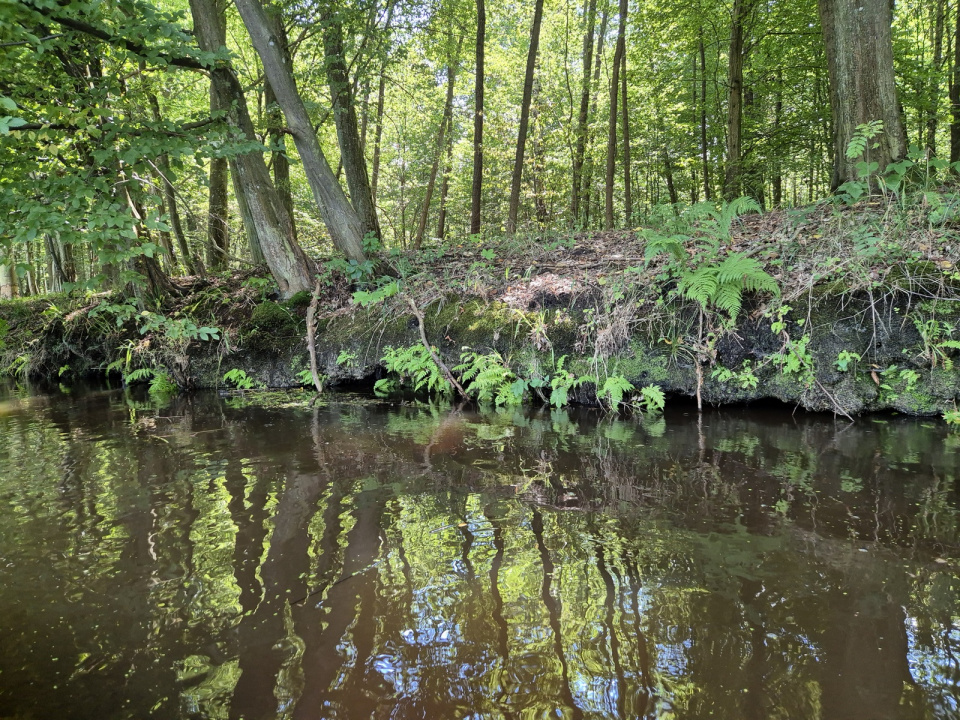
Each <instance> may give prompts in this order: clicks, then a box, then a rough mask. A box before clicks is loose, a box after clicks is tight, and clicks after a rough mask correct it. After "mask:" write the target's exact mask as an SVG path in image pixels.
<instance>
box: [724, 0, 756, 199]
mask: <svg viewBox="0 0 960 720" xmlns="http://www.w3.org/2000/svg"><path fill="white" fill-rule="evenodd" d="M751 5H752V0H733V10H732V11H731V13H730V50H729V53H728V55H727V61H728V67H727V86H728V88H729V91H730V94H729V96H728V99H727V164H726V171H725V173H724V176H723V197H724V198H725V199H726V200H733V199H734V198H736V197H738V196H739V195H740V175H741V170H742V168H741V162H742V160H743V158H742V155H743V147H742V141H743V138H742V136H741V132H742V130H743V58H744V54H745V48H744V37H743V36H744V26H745V24H746V20H747V16H748V14H749V13H750V9H751Z"/></svg>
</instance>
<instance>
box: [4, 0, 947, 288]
mask: <svg viewBox="0 0 960 720" xmlns="http://www.w3.org/2000/svg"><path fill="white" fill-rule="evenodd" d="M958 39H960V13H958V12H957V7H956V3H954V4H952V5H951V4H950V3H948V2H947V0H934V1H927V2H921V1H920V0H900V1H899V2H896V3H895V4H894V3H889V2H887V0H862V1H858V2H851V1H850V0H820V1H819V3H817V2H813V0H794V1H792V2H782V1H778V0H768V1H767V2H760V1H759V0H729V1H720V0H696V1H695V2H689V3H670V2H664V1H663V0H634V2H629V0H619V1H618V2H611V1H610V0H583V1H582V2H581V1H580V0H536V1H535V2H533V3H510V2H503V3H486V2H485V0H477V2H464V0H358V1H357V2H337V1H336V0H317V1H316V2H304V1H303V0H275V1H274V2H270V3H266V4H261V2H260V0H236V2H235V3H225V2H222V0H190V2H189V4H188V3H187V2H185V1H181V0H114V1H111V2H101V1H100V0H3V1H2V2H0V62H2V67H3V68H4V73H3V77H2V79H0V113H2V115H0V168H2V170H0V186H2V195H0V241H2V244H0V272H2V274H0V283H2V290H3V295H4V296H7V297H10V296H12V295H15V294H18V293H19V294H22V295H36V294H43V293H47V292H56V291H61V290H64V289H68V290H69V289H81V290H88V291H89V290H102V289H110V288H113V289H125V290H124V292H126V294H127V295H130V296H136V298H137V299H138V303H139V304H140V306H141V307H142V306H143V304H144V303H145V302H148V300H149V298H151V297H153V298H156V297H158V296H163V295H165V294H170V293H175V292H176V291H177V287H176V285H175V284H173V283H172V282H171V278H176V277H179V276H203V275H204V274H206V273H210V272H214V273H215V272H218V271H222V270H225V269H229V268H245V267H250V266H251V265H261V266H263V265H265V266H266V267H268V268H269V271H270V273H271V274H272V276H273V278H274V279H275V280H276V282H277V284H278V287H279V292H280V294H281V296H284V297H289V296H291V295H293V294H295V293H297V292H298V291H304V290H310V289H311V288H312V287H313V282H314V280H313V277H314V275H315V272H316V268H315V266H314V264H313V263H314V260H313V259H315V258H317V257H326V258H329V257H340V258H341V262H342V263H343V267H344V268H347V269H349V270H351V271H353V273H354V275H356V276H362V275H364V274H367V275H373V274H376V268H377V267H378V261H377V257H378V256H379V255H382V254H383V253H384V252H392V253H394V254H398V253H407V254H408V255H409V254H414V255H417V254H419V256H420V257H425V258H429V257H430V255H429V253H430V252H436V250H435V248H437V247H443V246H444V245H447V246H453V245H456V244H463V243H467V242H471V241H472V242H473V243H476V244H479V245H481V246H482V245H483V244H484V243H485V242H488V241H491V240H492V239H495V238H503V237H508V238H513V239H514V241H515V242H520V243H529V244H534V243H537V242H543V241H544V239H545V238H547V239H548V238H557V237H566V236H570V235H571V234H572V233H577V232H588V231H593V230H611V229H616V228H637V227H639V226H642V225H649V224H651V223H655V221H656V218H660V217H664V215H663V213H664V211H665V209H666V211H667V213H668V215H669V212H670V209H672V210H673V212H674V213H679V212H680V211H681V209H682V208H684V207H689V206H697V204H702V203H704V202H710V203H717V202H722V201H733V200H736V199H737V198H740V197H741V196H745V197H748V198H752V199H753V200H754V201H755V204H756V206H757V207H758V209H759V208H763V209H776V208H790V207H799V206H803V205H807V204H810V203H814V202H816V201H818V200H820V199H822V198H824V197H827V196H829V195H830V194H831V193H837V192H838V191H839V192H840V193H843V192H844V191H847V195H846V196H847V197H848V198H849V197H851V196H852V197H853V198H854V199H856V198H857V197H859V196H861V195H864V194H866V193H867V192H869V190H871V189H874V190H877V189H878V186H879V190H880V191H884V190H889V189H892V190H894V191H895V190H896V189H897V187H898V186H897V185H895V184H891V180H890V175H891V174H892V175H893V177H894V181H893V182H894V183H898V182H899V181H900V180H902V179H903V177H904V175H905V174H906V169H907V168H908V166H909V168H910V169H911V170H914V171H916V170H917V168H919V169H920V170H921V171H922V173H924V176H925V181H926V187H927V188H930V187H931V186H933V187H940V184H941V183H947V182H949V177H948V175H949V173H951V165H950V162H956V161H957V160H958V159H960V72H958V70H960V62H958V58H960V42H958ZM914 174H916V172H914ZM931 175H932V176H934V177H935V178H936V180H935V182H933V183H931V182H930V177H931ZM884 183H886V185H885V184H884ZM750 207H753V205H752V204H751V205H750Z"/></svg>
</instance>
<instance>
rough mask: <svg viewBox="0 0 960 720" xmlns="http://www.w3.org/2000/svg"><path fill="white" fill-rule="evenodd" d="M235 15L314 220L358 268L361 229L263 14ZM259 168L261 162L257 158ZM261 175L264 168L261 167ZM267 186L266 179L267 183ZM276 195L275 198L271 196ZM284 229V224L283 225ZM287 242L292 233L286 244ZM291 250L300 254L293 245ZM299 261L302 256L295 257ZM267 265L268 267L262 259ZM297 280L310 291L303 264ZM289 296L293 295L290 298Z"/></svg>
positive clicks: (241, 2)
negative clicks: (295, 155) (269, 93)
mask: <svg viewBox="0 0 960 720" xmlns="http://www.w3.org/2000/svg"><path fill="white" fill-rule="evenodd" d="M203 1H209V0H193V2H194V3H195V2H203ZM236 5H237V10H239V11H240V17H241V18H243V24H244V25H245V26H246V28H247V32H248V33H249V35H250V40H251V42H252V44H253V47H254V49H256V51H257V55H259V56H260V61H261V62H262V63H263V71H264V74H265V75H266V78H267V80H269V81H270V84H271V85H272V86H273V92H274V93H275V94H276V96H277V103H278V104H279V105H280V107H281V108H282V109H283V114H284V117H286V119H287V127H288V128H289V130H290V134H291V135H292V136H293V140H294V143H296V146H297V151H298V152H299V154H300V161H301V162H302V163H303V169H304V172H305V174H306V176H307V181H308V182H309V183H310V189H311V190H312V191H313V197H314V200H315V201H316V203H317V206H318V207H319V209H320V215H321V217H322V218H323V221H324V224H325V225H326V228H327V232H328V233H329V234H330V239H331V240H332V241H333V244H334V245H335V246H336V247H337V249H339V250H340V251H341V252H342V253H343V254H344V255H346V256H347V258H349V259H350V260H355V261H357V262H358V263H361V262H364V261H365V260H366V256H365V255H364V252H363V235H364V227H363V223H362V222H361V220H360V217H359V216H358V215H357V213H356V211H355V210H354V208H353V206H352V205H351V204H350V201H349V200H348V199H347V196H346V194H345V193H344V192H343V188H341V187H340V183H338V182H337V178H336V176H335V175H334V174H333V170H331V169H330V165H329V163H328V162H327V159H326V157H325V156H324V154H323V150H321V148H320V143H319V142H318V140H317V136H316V134H315V133H314V131H313V124H312V123H311V122H310V116H309V115H308V114H307V109H306V107H305V106H304V104H303V99H302V98H301V97H300V94H299V93H298V92H297V84H296V81H295V80H294V77H293V73H292V72H291V71H290V68H289V67H288V66H287V65H286V64H285V63H284V62H283V56H282V54H281V52H280V47H279V44H278V43H279V41H278V40H277V38H276V37H275V36H274V35H273V33H271V32H270V28H269V23H268V22H267V18H266V14H265V13H264V11H263V7H261V5H260V2H259V0H237V2H236ZM261 163H262V158H261ZM264 172H266V166H264ZM268 182H269V178H268ZM274 195H276V192H274ZM277 205H278V208H279V210H280V211H281V212H282V213H283V215H284V216H286V211H285V210H284V209H283V205H282V203H280V200H279V197H277ZM286 224H287V226H289V219H287V220H286ZM290 240H291V241H292V231H291V238H290ZM261 243H262V244H263V249H264V254H267V247H266V243H263V242H262V238H261ZM290 249H291V250H294V249H295V250H300V248H299V246H297V245H296V244H295V243H294V244H293V245H292V246H291V248H290ZM299 254H300V255H301V256H303V251H302V250H300V253H299ZM281 259H284V260H286V261H287V263H288V265H289V267H290V270H291V271H293V270H294V269H295V268H294V265H295V263H296V260H297V258H296V257H295V253H293V254H291V253H286V254H285V258H281ZM303 260H304V261H306V257H305V256H303ZM267 262H268V263H269V262H271V259H270V257H269V255H268V257H267ZM296 274H297V275H299V276H302V279H301V282H300V287H298V288H297V290H296V291H299V290H310V289H311V288H312V286H313V284H312V282H311V281H310V275H311V272H310V270H309V269H308V266H307V263H306V262H304V263H303V271H302V272H297V273H296ZM296 291H294V292H296Z"/></svg>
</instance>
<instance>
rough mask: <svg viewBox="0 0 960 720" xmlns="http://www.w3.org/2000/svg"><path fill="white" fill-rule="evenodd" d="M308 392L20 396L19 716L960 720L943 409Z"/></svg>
mask: <svg viewBox="0 0 960 720" xmlns="http://www.w3.org/2000/svg"><path fill="white" fill-rule="evenodd" d="M302 397H303V396H290V399H291V400H297V399H300V400H302ZM288 405H294V403H292V402H291V403H288V402H287V396H283V395H281V396H277V397H275V398H273V399H272V400H271V401H269V402H268V403H266V404H264V403H262V402H259V401H257V402H254V401H252V400H251V398H249V397H226V398H224V397H220V396H218V395H217V394H215V393H206V394H196V395H192V396H186V397H182V398H179V399H177V400H175V401H173V402H172V403H171V404H169V405H167V406H166V407H162V408H161V407H156V406H153V405H152V404H151V403H150V402H149V400H148V399H147V398H146V397H143V396H139V395H135V394H130V393H129V392H125V391H123V390H102V389H98V390H94V389H91V390H82V389H76V390H74V391H73V392H72V393H70V394H63V393H60V392H51V393H47V394H43V393H30V392H26V391H22V390H19V391H17V390H10V389H8V390H6V391H5V392H4V393H3V394H2V395H0V718H4V719H6V718H17V720H27V719H31V720H32V719H34V718H37V719H39V718H58V719H65V718H98V719H100V720H105V719H108V718H148V717H149V718H248V719H254V718H255V719H261V718H305V719H306V718H310V719H318V720H319V719H321V718H322V719H324V720H327V719H331V720H332V719H340V718H343V719H348V718H349V719H354V718H365V719H366V718H396V719H401V718H403V719H406V718H430V719H434V718H436V719H441V718H444V719H445V718H470V719H475V720H479V719H480V718H484V719H487V718H508V719H512V718H516V719H517V720H519V719H520V718H524V719H526V718H678V719H679V718H691V719H693V718H707V717H710V718H730V719H731V720H733V719H734V718H736V719H738V720H739V719H743V718H746V719H754V718H756V719H759V718H789V719H790V720H798V719H801V718H818V719H822V720H856V719H863V720H880V719H886V718H890V719H891V720H892V719H894V718H896V719H897V720H910V719H913V718H917V719H919V718H957V717H960V706H958V702H960V495H958V487H957V481H958V476H960V433H956V432H954V433H952V434H951V433H950V432H948V430H947V428H946V427H945V426H944V425H943V423H942V422H940V421H932V420H924V419H916V418H898V417H892V416H874V417H864V418H859V419H858V420H857V422H856V423H855V424H851V423H848V422H847V421H845V420H842V419H834V418H833V417H831V416H829V415H809V414H803V413H800V412H797V413H795V414H794V413H791V410H790V409H789V408H783V407H761V408H752V409H751V408H734V409H723V410H710V411H707V412H705V413H704V414H703V415H698V414H697V413H696V411H695V408H692V407H689V406H686V405H680V404H676V403H673V404H668V409H667V412H666V414H665V415H664V416H663V417H651V418H642V417H639V416H638V417H632V418H616V417H610V416H606V415H603V414H601V413H597V412H591V411H568V410H561V411H551V410H549V409H542V408H540V409H538V408H525V409H522V410H509V411H493V410H491V411H485V412H481V411H476V410H470V409H462V408H461V409H458V408H452V407H449V406H431V405H428V404H407V405H403V404H388V403H382V402H379V401H376V400H374V399H372V398H369V397H364V396H362V395H357V396H350V395H331V396H327V397H325V398H324V399H323V400H322V401H321V402H320V403H319V404H318V405H317V406H316V407H315V408H312V409H308V408H304V407H300V406H288Z"/></svg>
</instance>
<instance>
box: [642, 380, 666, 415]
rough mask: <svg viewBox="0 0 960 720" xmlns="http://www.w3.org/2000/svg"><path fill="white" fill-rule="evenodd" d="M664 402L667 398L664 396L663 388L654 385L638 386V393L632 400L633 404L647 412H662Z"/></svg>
mask: <svg viewBox="0 0 960 720" xmlns="http://www.w3.org/2000/svg"><path fill="white" fill-rule="evenodd" d="M666 404H667V398H666V397H665V396H664V394H663V390H661V389H660V388H658V387H657V386H656V385H645V386H644V387H642V388H640V394H639V396H638V397H637V399H636V400H635V401H634V405H635V406H637V407H639V409H640V410H641V412H644V413H648V414H654V413H660V412H663V408H664V406H666Z"/></svg>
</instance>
